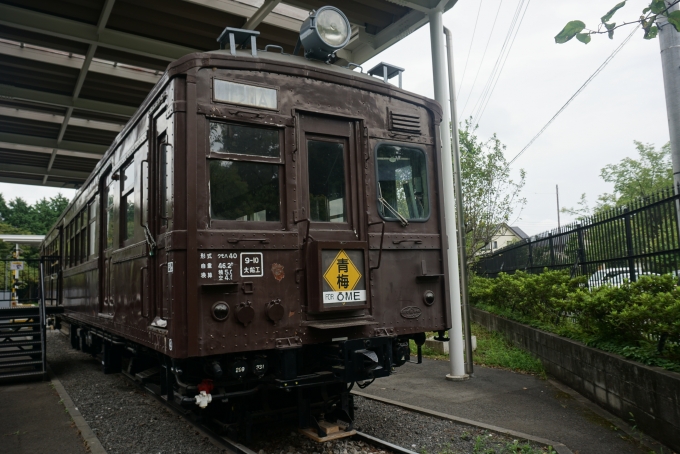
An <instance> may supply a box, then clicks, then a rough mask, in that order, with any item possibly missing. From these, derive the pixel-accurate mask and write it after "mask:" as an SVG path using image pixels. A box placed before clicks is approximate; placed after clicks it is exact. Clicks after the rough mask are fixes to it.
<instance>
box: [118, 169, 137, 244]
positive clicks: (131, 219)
mask: <svg viewBox="0 0 680 454" xmlns="http://www.w3.org/2000/svg"><path fill="white" fill-rule="evenodd" d="M120 187H121V195H120V206H121V217H120V218H121V222H122V225H121V230H120V231H121V241H126V240H129V239H131V238H132V237H133V236H134V234H135V193H134V189H135V163H134V161H132V162H130V163H129V164H128V165H127V167H125V168H124V169H123V171H122V172H121V182H120Z"/></svg>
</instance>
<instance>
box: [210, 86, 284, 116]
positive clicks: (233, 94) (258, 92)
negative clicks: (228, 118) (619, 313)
mask: <svg viewBox="0 0 680 454" xmlns="http://www.w3.org/2000/svg"><path fill="white" fill-rule="evenodd" d="M213 81H214V82H213V83H214V86H213V94H214V97H215V101H223V102H229V103H232V104H241V105H244V106H253V107H261V108H263V109H276V108H277V104H278V103H277V99H276V90H275V89H273V88H265V87H257V86H255V85H246V84H239V83H235V82H227V81H226V80H219V79H213Z"/></svg>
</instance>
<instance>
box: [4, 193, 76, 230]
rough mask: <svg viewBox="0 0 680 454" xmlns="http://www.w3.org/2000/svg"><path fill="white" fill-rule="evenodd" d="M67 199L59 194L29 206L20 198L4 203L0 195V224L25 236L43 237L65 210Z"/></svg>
mask: <svg viewBox="0 0 680 454" xmlns="http://www.w3.org/2000/svg"><path fill="white" fill-rule="evenodd" d="M67 205H68V199H67V198H66V197H64V196H63V195H61V194H57V195H56V196H55V197H51V198H49V199H45V198H43V199H41V200H39V201H37V202H36V203H35V204H34V205H32V206H31V205H29V204H28V203H26V201H25V200H24V199H22V198H21V197H17V198H15V199H13V200H10V201H9V203H6V202H5V199H4V197H2V194H0V222H4V223H6V224H8V225H9V226H12V227H15V228H17V229H21V230H22V231H24V232H25V233H27V234H33V235H44V234H46V233H47V232H48V231H49V229H50V228H52V226H53V225H54V223H55V222H57V219H58V218H59V216H60V215H61V213H62V212H63V211H64V210H65V209H66V206H67Z"/></svg>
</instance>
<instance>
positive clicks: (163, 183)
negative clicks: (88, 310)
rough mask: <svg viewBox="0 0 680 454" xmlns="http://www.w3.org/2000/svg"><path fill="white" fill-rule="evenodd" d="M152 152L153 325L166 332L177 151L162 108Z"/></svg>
mask: <svg viewBox="0 0 680 454" xmlns="http://www.w3.org/2000/svg"><path fill="white" fill-rule="evenodd" d="M152 130H153V135H152V137H153V148H154V154H155V159H154V170H155V172H154V173H155V175H154V177H153V180H154V181H155V182H156V191H155V194H156V203H157V207H158V208H157V209H156V210H155V214H156V215H155V216H152V219H153V221H154V228H153V232H152V235H153V236H155V242H156V244H157V245H158V250H157V251H156V254H155V258H154V260H153V261H152V263H151V264H150V266H153V268H154V270H155V273H157V274H156V277H155V278H154V281H153V282H156V283H157V287H156V288H155V289H154V291H153V292H152V295H153V301H154V317H153V322H152V325H155V326H158V327H161V328H166V327H167V323H168V320H170V318H171V314H172V307H171V303H172V281H171V279H170V277H171V274H172V273H173V271H174V269H173V268H174V266H173V265H174V264H173V263H172V262H169V261H168V253H167V249H166V247H165V245H166V241H165V240H164V238H165V236H166V233H167V232H169V231H170V230H171V228H172V225H171V223H172V213H173V170H174V150H173V146H172V143H171V138H172V134H171V131H169V130H168V122H167V117H166V110H165V108H164V107H163V108H161V110H160V111H158V112H156V113H155V114H154V116H153V129H152Z"/></svg>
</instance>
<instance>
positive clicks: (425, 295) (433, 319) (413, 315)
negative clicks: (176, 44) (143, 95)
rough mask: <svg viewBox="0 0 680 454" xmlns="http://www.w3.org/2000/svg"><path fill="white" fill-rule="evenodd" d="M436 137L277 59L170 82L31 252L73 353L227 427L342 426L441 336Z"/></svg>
mask: <svg viewBox="0 0 680 454" xmlns="http://www.w3.org/2000/svg"><path fill="white" fill-rule="evenodd" d="M440 122H441V107H440V106H439V104H437V103H436V102H434V101H432V100H430V99H427V98H425V97H422V96H418V95H415V94H413V93H409V92H407V91H405V90H402V89H399V88H397V87H395V86H393V85H391V84H387V83H385V82H384V81H383V80H381V79H377V78H374V77H371V76H368V75H366V74H362V73H359V72H357V71H351V70H349V69H346V68H342V67H338V66H334V65H329V64H326V63H324V62H321V61H315V60H310V59H306V58H303V57H299V56H292V55H286V54H282V53H279V52H278V51H276V52H265V51H258V52H257V53H256V55H255V56H254V55H252V52H251V51H250V50H239V51H237V52H235V55H233V54H232V53H231V52H230V51H229V50H221V51H214V52H207V53H195V54H190V55H187V56H185V57H183V58H181V59H179V60H177V61H176V62H174V63H172V64H171V65H170V66H169V67H168V69H167V71H166V73H165V74H164V75H163V76H162V78H161V79H160V81H159V82H158V84H157V85H156V86H155V87H154V89H153V90H152V91H151V93H150V94H149V96H148V97H147V99H146V100H145V102H144V103H143V104H142V106H141V107H140V108H139V110H138V112H137V113H136V114H135V116H134V117H133V118H132V119H131V120H130V121H129V123H128V124H127V126H126V127H125V128H124V130H123V131H122V132H121V133H120V134H119V135H118V137H117V138H116V140H115V142H114V143H113V144H112V145H111V147H110V149H109V150H108V152H107V153H106V155H105V156H104V157H103V158H102V159H101V161H100V162H99V164H98V165H97V167H96V169H95V170H94V171H93V172H92V175H91V176H90V177H89V179H88V180H87V182H86V183H85V184H84V185H83V186H82V187H81V189H80V190H79V191H78V193H77V195H76V196H75V197H74V199H73V201H72V202H71V203H70V205H69V206H68V208H67V209H66V211H65V212H64V214H63V215H62V217H61V219H60V220H59V221H58V223H57V225H56V226H55V227H54V228H53V230H52V231H51V232H50V233H49V234H48V235H47V237H46V238H47V240H46V242H45V244H44V248H43V249H44V252H45V254H46V255H50V256H55V255H56V256H58V257H59V262H60V267H59V269H60V270H59V271H58V270H57V268H58V267H57V266H56V265H55V262H54V261H53V262H51V268H50V270H51V272H50V276H49V279H50V289H53V290H52V291H53V292H55V293H58V297H59V301H60V304H61V305H62V306H63V308H64V313H63V314H62V315H61V316H60V318H59V320H60V321H61V322H65V323H68V324H69V325H70V332H71V342H72V346H73V347H74V348H78V349H82V350H83V351H85V352H89V353H91V354H93V355H95V354H99V353H101V355H102V364H103V369H104V371H105V372H106V373H110V372H118V371H121V370H122V371H123V372H125V373H128V374H130V375H132V376H134V377H136V378H137V379H139V380H142V381H144V382H146V383H148V384H149V385H150V386H151V385H153V386H156V387H157V389H158V391H159V393H161V394H162V395H164V396H166V397H167V398H168V400H172V401H174V402H176V403H180V404H184V405H189V406H196V405H199V406H201V408H204V407H205V406H206V405H207V409H206V410H204V411H213V412H214V413H215V414H216V415H219V418H221V420H222V421H224V422H225V423H226V424H231V423H237V422H239V421H243V420H244V418H250V416H252V415H254V414H256V413H257V412H260V411H262V410H263V408H264V407H269V408H270V409H272V410H275V409H283V408H289V407H291V406H292V407H295V408H297V411H298V414H299V416H300V424H301V425H312V426H315V422H314V421H315V419H314V418H313V417H312V415H314V414H317V413H319V412H323V413H325V414H326V415H327V417H328V414H330V413H333V411H335V413H336V414H340V416H342V415H345V416H344V417H345V419H346V418H348V417H351V413H352V406H351V404H348V399H347V396H348V390H349V389H351V385H352V384H354V383H355V382H358V383H359V384H360V385H366V384H368V383H370V381H371V380H373V379H375V378H379V377H382V376H387V375H389V374H390V373H392V372H393V371H394V368H395V367H398V366H400V365H402V364H404V362H405V361H407V360H409V358H410V357H409V345H408V344H409V340H410V339H413V340H415V341H416V342H417V343H418V344H419V345H421V344H422V343H423V341H424V338H425V337H424V333H425V332H426V331H439V332H442V331H443V330H446V329H448V328H449V327H450V324H451V322H450V313H449V304H448V296H447V295H448V288H447V287H448V282H447V280H446V278H445V277H446V276H447V267H446V263H447V262H446V235H445V226H444V218H443V201H442V196H441V194H442V184H441V167H442V165H441V157H440V138H439V124H440ZM255 394H262V395H265V394H266V395H267V396H269V397H268V402H269V403H268V404H267V405H264V404H261V403H260V402H262V401H264V400H265V399H263V398H262V397H256V396H254V395H255ZM208 396H210V398H211V399H212V402H210V403H207V402H206V399H207V400H210V399H208ZM249 396H251V397H255V398H251V397H249ZM349 401H350V402H351V399H350V400H349ZM225 402H229V405H221V404H223V403H225ZM254 402H258V403H254ZM263 405H264V407H263ZM347 413H349V416H348V415H347ZM248 415H250V416H248Z"/></svg>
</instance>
